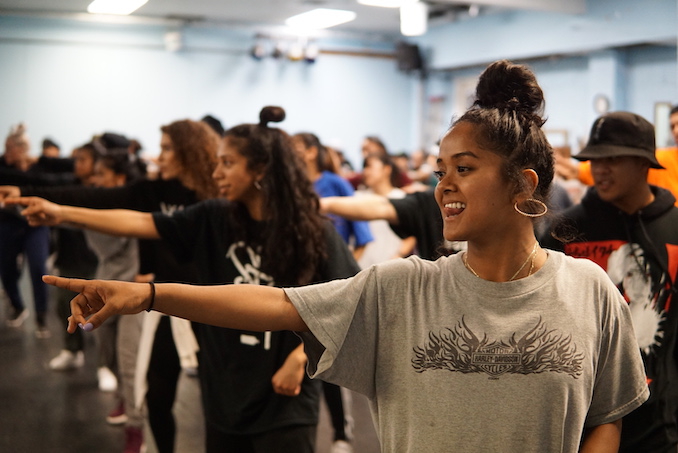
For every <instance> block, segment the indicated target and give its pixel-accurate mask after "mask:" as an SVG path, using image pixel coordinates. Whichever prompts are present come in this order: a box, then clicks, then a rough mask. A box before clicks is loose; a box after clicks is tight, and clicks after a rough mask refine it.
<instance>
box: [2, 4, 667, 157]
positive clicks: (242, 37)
mask: <svg viewBox="0 0 678 453" xmlns="http://www.w3.org/2000/svg"><path fill="white" fill-rule="evenodd" d="M677 4H678V2H677V1H676V0H643V1H641V2H639V1H637V0H589V1H588V3H587V13H586V14H584V15H567V14H553V13H536V12H533V13H528V12H518V11H513V12H509V13H502V14H490V15H487V16H483V15H481V16H480V17H477V18H474V19H470V18H468V19H466V20H460V21H457V22H453V23H451V24H447V25H445V26H441V27H433V28H432V29H431V31H430V32H429V33H428V34H427V35H425V36H423V37H420V38H418V39H416V42H417V43H418V44H419V45H420V47H421V49H422V50H423V51H424V52H425V54H426V55H427V59H428V61H429V66H430V69H431V72H430V74H429V76H428V78H427V79H426V81H425V82H423V83H422V82H420V81H419V80H418V79H417V75H416V74H410V75H407V74H403V73H401V72H399V71H397V69H396V63H395V61H394V59H392V58H381V57H378V56H374V55H371V56H367V55H365V53H372V54H374V53H376V54H384V53H386V54H388V53H391V52H393V43H390V42H383V41H376V40H367V39H366V38H362V39H357V38H355V39H348V38H342V39H338V38H333V39H329V38H325V39H324V40H322V41H321V42H320V47H321V49H323V50H340V51H341V52H340V54H329V53H325V54H321V55H320V56H319V58H318V60H317V62H316V63H314V64H306V63H302V62H291V61H288V60H284V59H283V60H280V61H276V60H271V59H266V60H263V61H256V60H253V59H252V58H251V57H250V56H249V55H248V51H249V49H250V47H251V45H252V44H253V32H247V31H244V30H225V29H223V28H207V27H186V28H185V30H184V44H185V48H184V50H182V51H180V52H177V53H171V52H168V51H166V50H165V49H164V47H163V35H164V32H165V31H166V28H165V27H164V26H151V25H144V26H139V25H137V26H129V25H127V26H123V25H112V24H93V23H84V22H75V21H66V20H57V19H39V18H27V17H11V16H0V99H2V100H3V105H4V107H5V108H3V109H0V135H4V134H5V133H6V131H7V130H8V129H9V127H10V125H11V124H15V123H17V122H18V121H25V122H26V123H27V124H28V126H29V132H30V134H31V136H32V137H33V140H34V142H35V145H34V153H36V152H37V142H39V140H40V139H42V138H43V137H44V136H47V135H49V136H52V137H53V138H54V139H56V140H57V141H58V142H60V143H62V144H63V146H64V148H65V149H66V150H69V149H70V148H72V147H73V146H75V145H77V144H80V143H82V142H84V141H86V140H88V139H89V137H90V136H91V135H92V134H95V133H100V132H102V131H104V130H113V131H120V132H123V133H126V134H128V135H130V136H133V137H138V138H139V139H140V140H141V141H142V143H143V144H144V145H145V147H146V149H147V150H148V152H149V154H151V155H154V154H155V153H156V152H157V143H158V141H159V131H158V128H159V126H160V125H162V124H166V123H168V122H171V121H173V120H176V119H181V118H187V117H189V118H194V119H197V118H199V117H201V116H202V115H204V114H206V113H211V114H214V115H215V116H217V117H219V118H221V119H222V120H223V122H224V123H225V124H226V125H227V126H232V125H234V124H238V123H242V122H254V121H256V119H257V117H258V112H259V109H260V108H261V107H262V106H263V105H266V104H279V105H282V106H283V107H285V109H286V110H287V112H288V119H287V120H285V122H284V123H282V124H281V127H283V128H284V129H286V130H287V131H289V132H290V133H294V132H298V131H302V130H306V131H312V132H315V133H317V134H318V135H319V136H320V137H321V139H323V140H325V141H327V142H330V143H333V144H338V145H339V146H340V147H342V148H343V149H344V150H345V151H346V152H347V154H348V156H349V158H350V159H351V161H352V162H353V163H354V164H359V163H360V161H359V157H358V153H359V146H360V141H361V139H362V137H364V136H365V135H379V136H381V137H382V138H383V139H384V141H385V142H386V144H387V146H388V147H389V149H391V150H393V151H402V150H412V149H413V148H414V147H417V146H419V145H420V144H423V145H427V146H428V145H430V144H431V143H432V142H433V141H435V140H436V139H437V138H439V136H440V134H442V133H443V132H444V131H445V130H446V129H447V127H448V126H449V123H450V118H451V116H452V113H453V106H454V105H455V102H456V100H455V99H454V87H455V84H456V83H457V82H458V80H459V79H460V78H462V77H475V76H477V75H478V74H479V73H480V72H481V71H482V69H483V68H484V66H485V65H486V64H487V63H488V62H490V61H492V60H494V59H497V58H508V59H512V60H514V61H516V62H526V63H528V64H529V65H531V66H532V67H533V69H534V70H535V72H536V74H537V77H538V79H539V81H540V83H541V85H542V87H543V88H544V91H545V94H546V101H547V104H546V105H547V110H546V113H547V116H548V122H547V123H546V126H545V127H546V128H547V129H552V130H566V131H568V133H569V143H570V145H571V146H572V148H573V150H575V151H576V150H578V148H579V144H580V142H581V141H585V140H586V138H587V136H588V132H589V128H590V125H591V123H592V122H593V120H594V119H595V117H596V116H597V113H596V112H595V111H594V109H593V99H594V98H595V96H596V95H599V94H603V95H606V96H607V97H608V98H609V99H610V101H611V108H612V109H625V110H631V111H635V112H637V113H639V114H641V115H643V116H645V117H646V118H648V120H650V121H653V120H654V116H653V115H654V105H655V103H656V102H671V103H678V76H677V75H678V65H677V63H676V60H677V59H676V33H677V32H678V11H677V7H676V6H677ZM355 53H358V54H360V53H363V55H362V56H359V55H355ZM432 99H437V100H438V101H439V100H440V99H442V100H443V101H442V103H441V102H438V103H437V105H438V106H439V108H441V109H442V114H441V113H440V112H439V111H437V113H436V114H435V115H434V114H432V111H433V109H432V108H430V104H431V100H432ZM440 106H442V107H440ZM432 118H433V120H432Z"/></svg>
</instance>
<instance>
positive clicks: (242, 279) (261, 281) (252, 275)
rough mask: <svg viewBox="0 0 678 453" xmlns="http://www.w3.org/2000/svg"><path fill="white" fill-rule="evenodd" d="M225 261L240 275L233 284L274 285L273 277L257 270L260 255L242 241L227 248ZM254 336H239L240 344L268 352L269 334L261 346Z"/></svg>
mask: <svg viewBox="0 0 678 453" xmlns="http://www.w3.org/2000/svg"><path fill="white" fill-rule="evenodd" d="M243 258H246V261H247V262H243V261H244V260H243ZM226 259H228V260H230V261H231V262H232V263H233V266H235V268H236V269H237V270H238V273H239V274H240V275H239V276H237V277H235V278H234V279H233V283H234V284H236V285H243V284H249V285H268V286H273V285H274V282H273V277H271V276H270V275H268V274H266V273H264V272H262V271H261V270H260V269H259V266H261V255H259V254H258V253H257V252H256V251H255V250H254V249H252V248H251V247H250V246H248V245H245V243H244V242H243V241H239V242H235V243H233V244H231V246H230V247H229V248H228V251H227V252H226ZM256 335H262V334H256ZM256 335H254V334H242V335H240V343H242V344H245V345H248V346H259V345H261V347H263V348H264V349H265V350H270V349H271V332H264V333H263V344H262V341H261V340H259V338H258V337H257V336H256Z"/></svg>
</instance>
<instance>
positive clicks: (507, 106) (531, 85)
mask: <svg viewBox="0 0 678 453" xmlns="http://www.w3.org/2000/svg"><path fill="white" fill-rule="evenodd" d="M475 105H477V106H479V107H482V108H497V109H500V110H515V111H516V112H519V113H523V114H528V115H534V116H537V117H539V118H541V113H542V111H543V108H544V92H543V91H542V89H541V87H540V86H539V84H538V83H537V78H536V77H535V75H534V73H533V72H532V71H531V70H530V69H529V68H528V67H527V66H524V65H518V64H513V63H511V62H510V61H508V60H500V61H496V62H494V63H492V64H491V65H489V66H488V67H487V68H486V69H485V71H483V73H482V74H481V75H480V78H479V80H478V86H477V87H476V101H475Z"/></svg>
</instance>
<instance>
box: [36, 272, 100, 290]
mask: <svg viewBox="0 0 678 453" xmlns="http://www.w3.org/2000/svg"><path fill="white" fill-rule="evenodd" d="M42 281H43V282H45V283H47V284H48V285H52V286H56V287H57V288H63V289H67V290H69V291H73V292H76V293H81V292H82V291H83V290H84V289H85V287H86V286H87V282H88V281H89V280H83V279H81V278H65V277H57V276H56V275H43V276H42Z"/></svg>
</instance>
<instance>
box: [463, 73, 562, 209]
mask: <svg viewBox="0 0 678 453" xmlns="http://www.w3.org/2000/svg"><path fill="white" fill-rule="evenodd" d="M543 110H544V93H543V92H542V89H541V87H540V86H539V84H538V83H537V79H536V77H535V75H534V73H533V72H532V71H531V70H530V69H529V68H528V67H527V66H524V65H518V64H513V63H511V62H510V61H507V60H500V61H496V62H494V63H492V64H491V65H489V66H488V67H487V68H486V69H485V71H484V72H483V73H482V74H481V76H480V79H479V80H478V86H477V88H476V100H475V102H474V103H473V106H471V108H470V109H469V110H467V111H466V113H464V114H463V115H462V116H461V117H460V118H459V119H458V120H456V121H455V122H454V123H453V127H454V125H455V124H458V123H461V122H468V123H472V124H474V125H476V126H477V132H476V134H477V135H476V140H477V141H478V144H479V145H480V146H481V147H482V148H484V149H486V150H489V151H492V152H494V153H496V154H498V155H499V156H501V157H503V158H504V175H505V176H506V178H507V180H508V181H511V182H513V183H514V195H515V194H518V193H520V192H521V191H523V190H524V189H525V183H526V182H525V179H524V178H523V177H522V174H521V171H522V170H524V169H528V168H531V169H533V170H534V171H535V172H536V173H537V175H538V176H539V183H538V185H537V187H536V189H535V191H534V194H533V195H532V196H533V197H534V198H536V199H538V200H540V201H542V202H545V203H546V202H547V200H548V195H549V191H550V188H551V182H552V181H553V175H554V158H553V151H552V149H551V145H550V144H549V142H548V140H547V138H546V135H545V134H544V131H543V130H542V129H541V126H542V125H543V124H544V123H545V121H546V120H545V119H544V118H542V116H541V115H542V114H543Z"/></svg>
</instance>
